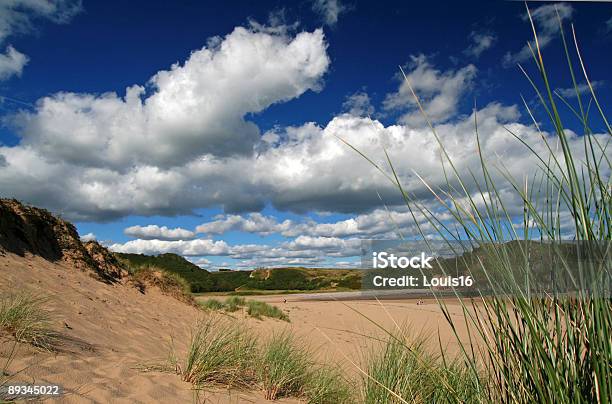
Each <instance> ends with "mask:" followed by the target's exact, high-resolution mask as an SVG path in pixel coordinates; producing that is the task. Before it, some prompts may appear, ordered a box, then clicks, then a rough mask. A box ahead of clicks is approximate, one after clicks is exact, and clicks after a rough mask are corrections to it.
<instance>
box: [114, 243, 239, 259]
mask: <svg viewBox="0 0 612 404" xmlns="http://www.w3.org/2000/svg"><path fill="white" fill-rule="evenodd" d="M108 248H110V249H111V250H112V251H115V252H121V253H133V254H146V255H157V254H162V253H173V254H178V255H185V256H201V255H229V252H230V247H229V245H228V244H227V243H226V242H225V241H213V240H209V239H196V240H178V241H170V240H142V239H138V240H130V241H128V242H126V243H124V244H119V243H115V244H111V245H109V246H108Z"/></svg>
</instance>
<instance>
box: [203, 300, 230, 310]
mask: <svg viewBox="0 0 612 404" xmlns="http://www.w3.org/2000/svg"><path fill="white" fill-rule="evenodd" d="M198 305H199V306H200V307H201V308H203V309H205V310H223V309H225V304H223V302H221V301H219V300H217V299H206V300H204V301H200V302H198Z"/></svg>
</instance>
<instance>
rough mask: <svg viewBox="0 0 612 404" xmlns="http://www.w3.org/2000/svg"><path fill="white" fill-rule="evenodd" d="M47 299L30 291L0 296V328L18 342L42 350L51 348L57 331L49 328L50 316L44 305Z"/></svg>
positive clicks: (55, 339)
mask: <svg viewBox="0 0 612 404" xmlns="http://www.w3.org/2000/svg"><path fill="white" fill-rule="evenodd" d="M46 302H47V300H46V299H45V298H43V297H38V296H34V295H32V294H30V293H16V294H11V295H5V296H1V297H0V329H2V330H4V331H5V332H7V333H9V334H10V335H11V336H12V337H13V338H15V340H16V341H18V342H24V343H28V344H31V345H33V346H35V347H37V348H41V349H44V350H49V351H51V350H53V348H54V345H55V343H56V342H57V337H58V335H57V333H56V332H55V331H53V330H52V328H51V317H50V315H49V313H48V311H47V310H45V309H44V305H45V303H46Z"/></svg>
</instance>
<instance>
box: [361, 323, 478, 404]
mask: <svg viewBox="0 0 612 404" xmlns="http://www.w3.org/2000/svg"><path fill="white" fill-rule="evenodd" d="M365 371H366V376H364V377H363V381H362V396H363V399H364V402H365V403H366V404H378V403H397V402H410V403H414V402H416V403H433V402H435V403H451V402H463V403H471V402H479V401H480V400H481V398H482V395H481V392H480V391H479V389H478V385H479V382H480V380H478V379H477V378H475V377H474V375H473V374H472V373H471V372H470V369H469V368H468V367H467V366H465V365H462V364H460V363H458V362H453V363H447V362H445V361H443V360H442V358H441V357H437V356H435V355H434V354H432V353H431V352H430V351H429V350H428V349H427V348H426V347H425V339H423V338H419V337H415V338H411V337H410V336H409V334H407V333H406V332H403V331H402V332H400V333H394V334H390V335H389V337H388V339H387V340H386V342H385V343H384V344H383V345H382V346H381V347H377V348H374V349H372V351H371V352H370V353H369V356H368V357H367V358H366V365H365Z"/></svg>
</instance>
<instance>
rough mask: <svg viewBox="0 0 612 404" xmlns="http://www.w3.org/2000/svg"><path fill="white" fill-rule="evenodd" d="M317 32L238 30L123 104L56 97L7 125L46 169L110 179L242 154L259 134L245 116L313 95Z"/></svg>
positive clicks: (131, 93) (321, 54) (115, 98)
mask: <svg viewBox="0 0 612 404" xmlns="http://www.w3.org/2000/svg"><path fill="white" fill-rule="evenodd" d="M325 48H326V45H325V42H324V38H323V33H322V32H321V31H320V30H317V31H314V32H311V33H309V32H302V33H299V34H297V35H296V36H295V37H290V36H288V35H285V34H283V33H269V32H263V31H261V30H259V31H258V30H255V29H248V28H243V27H238V28H236V29H234V31H233V32H232V33H230V34H229V35H227V36H226V37H225V38H223V39H220V38H216V39H213V40H210V41H209V44H208V46H206V47H204V48H202V49H200V50H197V51H194V52H192V53H191V55H190V56H189V58H188V59H187V60H186V61H185V62H184V63H183V64H178V63H177V64H174V65H173V66H172V67H171V69H170V70H164V71H160V72H158V73H157V74H156V75H154V76H153V77H152V78H151V79H150V80H149V83H148V85H149V86H150V87H151V90H152V93H151V94H147V93H146V91H145V88H144V87H142V86H138V85H134V86H132V87H129V88H128V89H127V90H126V93H125V95H124V96H119V95H118V94H115V93H107V94H103V95H100V96H97V95H92V94H76V93H59V94H55V95H53V96H50V97H45V98H43V99H41V100H39V101H38V103H37V108H36V111H35V112H23V113H22V114H20V115H19V116H18V117H16V118H15V124H16V125H17V126H18V127H19V128H20V134H21V136H22V138H23V140H22V143H21V144H22V146H26V145H27V146H30V147H32V148H33V149H35V150H36V151H37V152H39V153H40V154H42V155H43V156H44V157H45V159H46V160H47V161H49V162H51V163H54V162H62V163H69V164H75V165H84V164H87V165H89V166H94V167H112V168H113V169H115V170H117V171H121V170H125V169H126V167H131V166H133V165H140V166H155V167H160V166H161V167H169V166H173V165H176V164H177V162H182V161H187V160H190V159H193V158H195V157H198V156H203V155H206V154H211V155H214V156H221V157H225V156H231V155H234V154H248V153H251V152H252V150H253V146H254V144H255V143H256V142H257V140H258V139H259V129H258V128H257V126H256V125H255V124H253V123H252V122H249V121H247V120H245V115H247V114H249V113H257V112H261V111H263V110H264V109H266V108H267V107H269V106H270V105H272V104H274V103H278V102H283V101H287V100H290V99H292V98H295V97H298V96H299V95H301V94H302V93H304V92H305V91H307V90H309V89H315V90H316V89H318V88H319V86H320V79H321V77H322V75H323V74H324V73H325V72H326V70H327V67H328V64H329V59H328V56H327V54H326V49H325Z"/></svg>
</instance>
